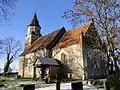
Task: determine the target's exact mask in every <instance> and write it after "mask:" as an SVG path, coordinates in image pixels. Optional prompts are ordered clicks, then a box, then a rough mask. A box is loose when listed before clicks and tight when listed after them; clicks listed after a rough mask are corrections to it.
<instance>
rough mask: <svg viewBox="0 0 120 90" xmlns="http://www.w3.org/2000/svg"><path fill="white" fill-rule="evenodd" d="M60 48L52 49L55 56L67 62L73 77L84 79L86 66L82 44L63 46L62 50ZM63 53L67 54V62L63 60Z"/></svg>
mask: <svg viewBox="0 0 120 90" xmlns="http://www.w3.org/2000/svg"><path fill="white" fill-rule="evenodd" d="M59 49H60V48H59ZM59 49H54V50H53V51H52V55H53V58H56V59H58V60H60V61H61V62H62V63H63V64H66V65H67V66H68V68H69V69H70V71H71V72H72V78H76V79H77V78H81V79H83V78H84V69H83V67H84V66H83V54H82V46H81V45H80V44H74V45H71V46H67V47H65V48H62V49H61V50H60V51H59ZM58 51H59V52H58ZM62 54H65V59H66V62H64V60H62V57H61V55H62Z"/></svg>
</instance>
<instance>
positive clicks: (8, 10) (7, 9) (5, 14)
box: [0, 0, 17, 22]
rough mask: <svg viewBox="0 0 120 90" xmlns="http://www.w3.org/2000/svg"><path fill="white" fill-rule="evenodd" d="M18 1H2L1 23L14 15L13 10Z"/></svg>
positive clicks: (0, 9) (0, 0) (0, 2)
mask: <svg viewBox="0 0 120 90" xmlns="http://www.w3.org/2000/svg"><path fill="white" fill-rule="evenodd" d="M16 1H17V0H0V21H2V22H3V21H5V20H8V18H9V17H10V16H11V15H13V11H12V9H13V8H14V7H15V3H16Z"/></svg>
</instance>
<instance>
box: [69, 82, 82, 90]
mask: <svg viewBox="0 0 120 90" xmlns="http://www.w3.org/2000/svg"><path fill="white" fill-rule="evenodd" d="M71 86H72V90H83V83H82V82H73V83H71Z"/></svg>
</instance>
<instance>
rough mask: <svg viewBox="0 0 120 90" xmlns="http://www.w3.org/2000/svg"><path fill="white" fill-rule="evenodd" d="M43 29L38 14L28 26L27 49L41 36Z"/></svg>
mask: <svg viewBox="0 0 120 90" xmlns="http://www.w3.org/2000/svg"><path fill="white" fill-rule="evenodd" d="M40 30H41V27H40V25H39V21H38V19H37V15H36V13H35V14H34V16H33V19H32V22H31V23H30V24H29V25H28V32H27V36H26V37H25V48H28V47H29V46H31V45H32V43H33V42H34V41H35V40H36V39H38V38H39V37H40V36H42V35H41V33H40Z"/></svg>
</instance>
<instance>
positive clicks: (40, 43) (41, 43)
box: [20, 28, 63, 56]
mask: <svg viewBox="0 0 120 90" xmlns="http://www.w3.org/2000/svg"><path fill="white" fill-rule="evenodd" d="M62 29H63V28H61V29H59V30H56V31H54V32H52V33H50V34H47V35H45V36H42V37H40V38H38V39H37V40H36V41H35V42H34V43H33V44H32V45H31V46H30V47H29V48H27V49H25V50H24V51H23V53H22V54H21V55H20V56H23V55H25V54H27V53H31V52H33V51H35V50H37V49H38V48H40V47H47V46H48V45H49V44H50V43H51V41H52V40H53V39H54V38H55V37H56V35H57V34H58V33H59V32H60V31H61V30H62Z"/></svg>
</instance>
